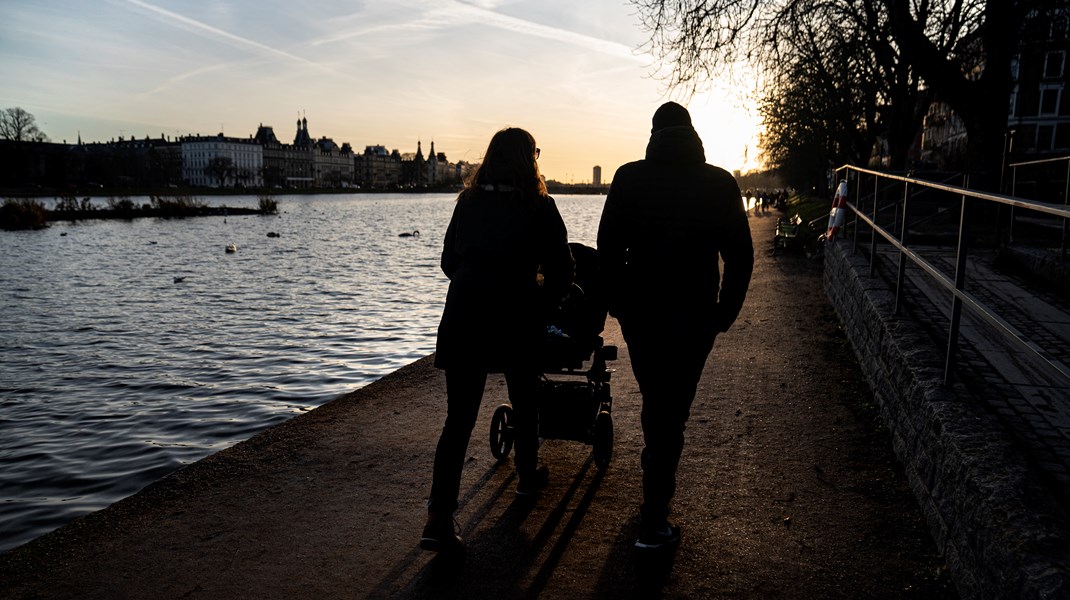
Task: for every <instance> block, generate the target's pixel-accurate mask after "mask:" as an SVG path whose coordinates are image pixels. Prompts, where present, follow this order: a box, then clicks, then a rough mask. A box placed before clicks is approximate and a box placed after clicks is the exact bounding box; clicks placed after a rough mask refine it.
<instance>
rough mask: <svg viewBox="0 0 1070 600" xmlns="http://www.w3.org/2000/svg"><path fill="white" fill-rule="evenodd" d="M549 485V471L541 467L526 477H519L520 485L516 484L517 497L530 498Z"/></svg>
mask: <svg viewBox="0 0 1070 600" xmlns="http://www.w3.org/2000/svg"><path fill="white" fill-rule="evenodd" d="M549 484H550V469H548V468H546V467H545V466H541V467H539V468H538V469H535V472H534V473H532V474H531V475H528V476H527V477H524V476H523V475H521V476H520V483H518V484H516V495H517V496H532V495H534V494H537V493H539V491H540V490H542V489H543V488H545V487H546V486H547V485H549Z"/></svg>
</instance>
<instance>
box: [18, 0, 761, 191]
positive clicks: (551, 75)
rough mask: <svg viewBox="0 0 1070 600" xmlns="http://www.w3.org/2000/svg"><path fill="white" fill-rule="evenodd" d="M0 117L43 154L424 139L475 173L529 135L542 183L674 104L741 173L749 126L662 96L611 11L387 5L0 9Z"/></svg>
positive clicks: (635, 141) (615, 9)
mask: <svg viewBox="0 0 1070 600" xmlns="http://www.w3.org/2000/svg"><path fill="white" fill-rule="evenodd" d="M0 17H2V18H0V56H2V57H3V60H0V77H3V78H4V81H5V82H6V85H5V87H4V89H3V90H2V91H0V107H5V108H6V107H13V106H20V107H22V108H24V109H25V110H27V111H29V112H31V113H33V114H34V115H35V116H36V118H37V122H38V125H39V126H40V127H41V129H42V130H43V131H44V132H45V134H47V135H48V136H49V137H50V138H51V139H52V141H55V142H61V141H64V140H66V141H67V142H69V143H73V142H74V141H75V140H76V139H77V137H78V136H79V134H80V135H81V138H82V140H83V141H86V142H91V141H100V142H105V141H108V140H110V139H113V138H114V139H117V138H119V137H120V136H123V137H126V138H130V137H135V138H143V137H145V136H149V137H158V136H160V135H166V136H183V135H198V134H199V135H214V134H217V133H220V132H222V133H224V134H225V135H227V136H232V137H248V136H249V135H252V134H253V133H255V131H256V128H257V127H258V125H260V124H264V125H270V126H272V127H274V128H275V131H277V132H279V134H280V136H283V137H287V136H288V132H289V131H291V130H292V128H293V124H294V123H295V122H296V121H297V120H298V119H299V118H301V117H307V118H308V120H309V123H310V127H309V128H310V130H311V133H312V135H313V136H314V137H316V138H319V137H324V136H326V137H329V138H332V139H334V140H335V142H337V143H338V144H342V143H346V142H348V143H350V144H351V145H352V147H353V148H354V150H355V151H358V152H359V151H361V150H362V149H363V148H364V147H365V146H374V145H383V146H387V147H389V148H392V149H393V148H399V149H406V148H408V147H409V146H415V143H416V141H417V140H421V141H423V142H424V144H429V143H430V141H431V140H434V141H435V143H436V147H437V148H438V149H439V151H442V152H445V153H446V155H447V156H448V157H449V159H450V160H451V161H461V160H464V161H469V162H476V161H478V160H479V159H480V156H481V154H482V152H483V151H484V149H485V148H486V143H487V141H488V140H489V139H490V136H491V135H492V134H493V133H494V132H495V131H497V130H498V129H500V128H501V127H504V126H507V125H512V126H519V127H524V128H525V129H528V130H529V131H531V132H532V133H533V134H534V135H535V137H536V139H537V140H538V143H539V145H540V147H541V148H542V155H541V157H540V160H539V164H540V168H541V170H542V171H543V173H544V175H546V177H547V178H549V179H556V180H559V181H563V182H570V181H574V182H582V181H586V180H589V179H590V178H591V174H592V171H591V169H592V167H593V166H594V165H601V166H602V168H603V169H604V171H603V178H604V179H609V178H611V177H612V174H613V172H614V171H615V170H616V168H617V167H618V166H620V165H621V164H623V163H625V162H628V161H631V160H635V159H638V158H641V157H642V155H643V152H644V150H645V147H646V142H647V138H648V135H649V127H650V116H651V115H652V114H653V111H654V110H655V109H656V108H657V106H658V105H659V104H661V103H662V102H664V101H665V100H667V99H675V100H677V101H681V102H682V103H685V104H687V105H688V106H689V108H690V109H691V112H692V115H693V118H694V121H695V126H696V129H697V130H698V132H699V134H700V135H701V136H702V138H703V141H704V142H705V146H706V156H707V160H708V161H709V162H711V163H713V164H718V165H719V166H722V167H724V168H726V169H729V170H736V169H739V170H743V171H747V170H750V169H753V168H756V167H757V166H758V165H757V164H756V162H755V160H754V158H755V156H756V155H757V148H756V147H755V144H756V141H755V136H756V133H757V131H756V130H757V127H758V125H757V116H756V115H755V114H753V111H748V110H746V109H745V107H744V106H742V100H741V98H740V96H741V95H740V94H737V93H736V92H735V91H733V90H732V89H729V88H728V87H726V86H721V87H718V88H717V89H714V90H712V91H710V92H708V93H704V94H702V95H699V96H696V97H693V98H690V99H687V98H681V97H678V96H671V95H667V94H665V93H664V92H665V90H664V89H663V88H662V84H661V82H660V81H659V80H658V79H656V77H655V73H656V65H655V63H654V61H653V58H652V57H651V56H649V55H648V54H643V53H642V52H639V51H637V50H636V48H639V47H640V46H641V45H642V44H643V42H644V41H645V34H644V33H643V32H642V31H641V30H640V28H639V27H638V25H637V23H636V18H635V15H634V9H633V8H631V7H630V6H629V5H627V3H625V2H623V1H617V0H598V1H595V2H589V3H584V4H582V5H577V4H575V3H568V2H562V1H558V0H548V1H546V2H539V3H534V2H530V1H523V2H513V1H499V0H482V1H472V2H460V1H456V0H404V1H400V2H392V3H389V6H386V3H369V4H363V3H355V4H350V3H342V2H326V1H324V2H315V3H307V4H302V5H300V6H296V5H291V4H290V3H286V2H283V1H281V0H279V1H271V2H258V3H256V4H253V3H251V2H246V1H233V2H204V3H197V4H195V5H192V6H191V5H189V4H188V3H185V2H178V1H174V0H151V1H149V0H109V1H107V2H105V3H92V4H86V3H78V2H71V1H62V0H44V1H41V2H35V3H33V4H28V3H27V4H21V3H19V4H15V5H12V4H5V5H3V6H2V7H0Z"/></svg>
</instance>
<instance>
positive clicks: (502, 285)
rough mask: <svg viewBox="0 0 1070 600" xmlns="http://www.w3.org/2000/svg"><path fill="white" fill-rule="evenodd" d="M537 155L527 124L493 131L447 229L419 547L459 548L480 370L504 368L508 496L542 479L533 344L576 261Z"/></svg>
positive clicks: (528, 490) (482, 380) (529, 490)
mask: <svg viewBox="0 0 1070 600" xmlns="http://www.w3.org/2000/svg"><path fill="white" fill-rule="evenodd" d="M538 158H539V148H537V147H536V146H535V138H533V137H532V136H531V134H530V133H528V132H527V131H524V130H523V129H519V128H516V127H509V128H506V129H502V130H501V131H499V132H498V133H496V134H494V136H493V137H492V138H491V140H490V144H489V146H488V147H487V152H486V154H484V155H483V162H482V164H480V166H479V167H478V168H477V169H476V170H475V172H474V173H473V174H472V176H471V177H470V179H469V180H468V182H467V185H466V186H465V189H464V190H463V191H462V192H461V193H460V195H459V196H458V198H457V204H456V206H455V207H454V210H453V217H452V218H451V220H450V224H449V227H448V228H447V229H446V239H445V242H444V244H443V249H442V271H443V272H444V273H445V274H446V276H447V277H449V279H450V287H449V291H448V292H447V294H446V304H445V307H444V308H443V311H442V320H441V322H440V324H439V328H438V341H437V344H436V352H435V366H436V367H438V368H441V369H445V371H446V422H445V425H444V426H443V428H442V434H441V436H440V437H439V440H438V445H437V447H436V449H435V462H434V473H433V475H432V481H431V494H430V497H429V499H428V502H427V524H426V525H425V527H424V530H423V535H422V536H421V538H420V546H421V547H422V548H424V549H426V550H432V551H436V552H446V551H456V550H460V549H462V548H463V541H462V540H461V538H460V536H458V535H457V532H456V531H455V530H454V525H453V513H454V512H455V511H456V510H457V498H458V495H459V490H460V484H461V471H462V468H463V466H464V461H465V456H466V453H467V449H468V441H469V439H470V438H471V435H472V428H473V427H474V426H475V422H476V416H477V414H478V412H479V405H480V403H481V401H482V398H483V389H484V387H485V386H486V383H487V374H488V373H504V374H505V381H506V384H507V386H508V390H509V400H510V402H511V403H512V405H513V421H512V425H513V428H514V439H515V448H516V455H515V464H516V472H517V479H518V483H517V487H516V493H517V495H519V496H527V495H533V494H535V493H537V492H538V491H539V490H540V489H541V488H543V487H545V486H546V484H547V481H548V479H549V472H548V471H547V470H546V468H545V467H538V466H537V465H538V452H539V446H538V443H539V440H538V407H537V405H536V404H535V395H536V392H537V386H538V382H539V366H540V365H539V364H538V360H537V352H538V349H539V347H540V344H541V342H542V339H543V335H544V334H545V332H546V326H545V323H544V307H545V306H547V305H554V304H556V302H557V301H559V300H560V299H561V298H563V297H564V296H565V295H566V294H567V293H568V291H569V290H570V289H571V287H572V278H573V275H574V271H575V262H574V261H573V258H572V253H571V251H570V250H569V247H568V235H567V232H566V230H565V224H564V222H563V221H562V220H561V214H560V213H559V212H558V210H557V205H556V204H555V203H554V200H553V198H551V197H550V196H549V195H548V194H547V192H546V184H545V183H544V182H543V180H542V177H541V176H540V175H539V167H538V163H537V162H536V160H537V159H538ZM539 274H541V275H542V284H541V287H540V283H539V278H538V275H539Z"/></svg>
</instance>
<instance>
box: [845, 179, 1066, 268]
mask: <svg viewBox="0 0 1070 600" xmlns="http://www.w3.org/2000/svg"><path fill="white" fill-rule="evenodd" d="M1067 164H1068V165H1070V163H1067ZM848 172H850V171H848ZM861 208H862V174H861V173H855V211H854V212H855V215H854V216H855V220H854V235H852V236H851V254H857V253H858V222H859V221H860V220H861V219H859V218H858V211H859V210H860V209H861Z"/></svg>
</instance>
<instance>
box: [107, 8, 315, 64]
mask: <svg viewBox="0 0 1070 600" xmlns="http://www.w3.org/2000/svg"><path fill="white" fill-rule="evenodd" d="M124 1H125V2H126V3H127V4H130V5H132V6H135V7H137V8H140V9H141V10H143V11H146V12H149V13H151V14H152V15H154V16H156V17H157V18H160V19H163V20H164V21H166V22H169V23H171V24H173V25H175V26H177V27H180V28H182V29H185V30H187V31H191V32H193V33H196V34H198V35H204V36H208V37H211V38H214V39H217V40H220V41H222V42H224V43H227V44H229V45H231V46H234V47H235V48H239V49H242V50H247V51H252V52H255V53H257V54H260V55H263V56H268V57H271V58H284V59H286V60H291V61H294V62H297V63H301V64H303V65H307V66H312V67H316V68H318V69H322V70H325V71H331V69H329V68H327V67H325V66H323V65H321V64H319V63H316V62H313V61H310V60H308V59H305V58H302V57H300V56H297V55H295V54H291V53H289V52H286V51H284V50H279V49H278V48H272V47H271V46H268V45H266V44H261V43H260V42H257V41H254V40H250V39H248V38H244V37H241V36H238V35H234V34H233V33H230V32H227V31H223V30H222V29H219V28H218V27H213V26H211V25H209V24H207V23H203V22H201V21H198V20H196V19H191V18H189V17H186V16H184V15H180V14H178V13H175V12H171V11H169V10H167V9H165V8H160V7H159V6H155V5H153V4H149V3H148V2H144V1H143V0H124Z"/></svg>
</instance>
